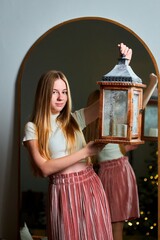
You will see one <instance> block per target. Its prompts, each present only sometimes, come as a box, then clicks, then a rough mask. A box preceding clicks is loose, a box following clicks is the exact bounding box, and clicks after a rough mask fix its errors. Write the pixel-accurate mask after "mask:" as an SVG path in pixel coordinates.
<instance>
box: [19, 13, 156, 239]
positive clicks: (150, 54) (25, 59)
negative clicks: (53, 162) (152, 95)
mask: <svg viewBox="0 0 160 240" xmlns="http://www.w3.org/2000/svg"><path fill="white" fill-rule="evenodd" d="M83 20H99V21H102V22H109V23H112V24H115V25H117V26H119V27H121V28H123V29H124V30H126V31H128V32H129V33H131V34H133V35H134V36H135V37H136V38H137V39H138V41H140V42H141V43H142V45H143V46H144V48H145V49H146V51H147V52H148V54H149V56H150V58H151V60H152V62H153V65H154V67H155V71H156V75H157V76H158V82H159V79H160V75H159V70H158V66H157V63H156V60H155V58H154V56H153V54H152V53H151V51H150V49H149V48H148V46H147V45H146V43H145V42H144V41H143V40H142V39H141V38H140V37H139V36H138V35H137V34H136V33H135V32H133V31H132V30H131V29H129V28H128V27H126V26H124V25H122V24H121V23H119V22H116V21H114V20H111V19H107V18H101V17H80V18H75V19H71V20H68V21H65V22H62V23H60V24H58V25H55V26H54V27H52V28H51V29H49V30H48V31H46V32H45V33H44V34H42V35H41V36H40V37H39V38H38V39H37V40H36V41H35V42H34V43H33V45H32V46H31V47H30V48H29V50H28V52H27V53H26V55H25V57H24V59H23V61H22V63H21V65H20V69H19V72H18V77H17V90H18V130H19V131H18V139H19V141H18V144H19V151H18V157H19V159H18V164H19V166H18V167H19V169H18V188H19V190H20V166H21V162H20V146H21V135H20V134H21V133H20V129H21V79H22V76H23V72H24V68H25V64H26V62H27V60H28V58H29V56H30V54H31V53H32V50H33V49H34V48H35V47H36V46H37V45H38V44H39V43H40V42H41V41H42V40H43V39H44V38H45V37H46V36H47V35H48V34H49V33H50V32H52V31H54V30H55V29H57V28H60V27H61V26H63V25H65V24H68V23H70V22H76V21H83ZM159 94H160V90H159V88H158V96H159ZM159 107H160V101H158V119H160V110H159ZM159 134H160V121H158V143H159V141H160V136H159ZM158 145H159V144H158ZM159 156H160V148H159V147H158V174H160V158H159ZM20 198H21V196H20V191H19V192H18V207H19V209H20ZM159 211H160V180H158V223H159V221H160V214H159ZM18 223H19V224H18V232H19V226H20V219H19V212H18ZM158 239H160V225H159V224H158Z"/></svg>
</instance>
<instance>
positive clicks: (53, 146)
mask: <svg viewBox="0 0 160 240" xmlns="http://www.w3.org/2000/svg"><path fill="white" fill-rule="evenodd" d="M58 115H59V114H52V115H51V128H52V132H51V134H50V138H49V151H50V153H51V158H53V159H54V158H59V157H63V156H66V155H68V151H67V149H66V148H67V142H66V138H65V137H64V134H63V132H62V130H61V128H60V126H59V124H58V123H57V121H56V118H57V116H58ZM72 116H73V117H74V118H75V119H76V121H77V123H78V125H79V128H80V129H81V130H83V129H84V128H85V127H86V123H85V117H84V109H80V110H78V111H75V112H74V113H72ZM76 136H77V139H76V144H75V145H76V149H75V150H80V149H81V148H82V147H83V146H84V144H85V140H84V136H83V134H81V133H77V134H76ZM33 139H38V137H37V134H36V126H35V124H34V123H32V122H28V123H27V124H26V126H25V136H24V138H23V142H24V141H28V140H33Z"/></svg>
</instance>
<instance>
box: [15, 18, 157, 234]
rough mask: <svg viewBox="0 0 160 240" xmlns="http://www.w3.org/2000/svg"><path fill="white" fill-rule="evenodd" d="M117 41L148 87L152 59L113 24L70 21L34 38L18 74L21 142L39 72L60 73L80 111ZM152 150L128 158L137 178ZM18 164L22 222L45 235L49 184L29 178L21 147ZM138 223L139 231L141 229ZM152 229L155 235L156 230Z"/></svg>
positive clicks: (141, 149)
mask: <svg viewBox="0 0 160 240" xmlns="http://www.w3.org/2000/svg"><path fill="white" fill-rule="evenodd" d="M120 42H125V44H126V45H127V46H130V47H131V48H132V49H133V57H132V62H131V66H132V67H133V69H134V71H135V72H136V74H137V75H138V76H139V77H140V78H141V79H142V81H143V83H144V84H147V83H148V80H149V74H150V73H151V72H154V73H157V74H158V70H157V66H156V65H155V61H154V59H153V56H152V54H151V53H150V52H149V50H148V49H147V47H146V46H145V44H144V43H143V42H142V40H140V39H139V38H138V37H137V36H136V35H135V34H133V32H132V31H130V30H129V29H127V28H125V27H124V26H121V25H120V24H118V23H116V22H113V21H109V20H106V19H99V18H97V19H96V18H82V19H75V20H73V21H69V22H66V23H64V24H60V25H59V26H56V27H54V28H52V29H50V30H49V31H48V32H46V33H45V34H44V35H43V36H42V37H41V38H40V39H38V40H37V41H36V43H35V44H34V45H33V46H32V47H31V49H30V50H29V52H28V54H27V55H26V58H25V59H24V62H23V63H22V66H21V69H20V73H21V74H20V76H21V77H19V82H20V84H21V89H20V91H21V93H20V96H21V98H20V106H21V109H20V112H21V117H20V126H21V127H20V133H21V140H22V138H23V132H24V125H25V123H26V122H27V121H28V118H29V116H30V114H31V112H32V106H33V101H34V94H35V89H36V86H37V81H38V79H39V77H40V75H41V74H42V73H43V72H46V71H47V70H50V69H57V70H61V71H62V72H64V73H65V75H66V76H67V78H68V79H69V84H70V87H71V92H72V100H73V108H74V109H73V110H75V109H79V108H81V107H84V106H85V105H86V102H87V97H88V95H89V93H90V92H91V91H93V90H94V89H95V88H98V86H97V85H96V82H97V81H99V80H101V78H102V76H103V75H104V74H105V73H106V72H108V71H109V70H110V69H112V68H113V66H114V65H115V64H116V62H117V58H118V52H117V44H118V43H120ZM153 117H154V116H153ZM156 147H157V146H156ZM156 147H155V146H154V148H153V146H152V145H151V144H150V142H146V143H145V144H144V145H143V146H141V147H139V148H138V149H137V150H136V151H134V152H133V153H132V154H131V156H130V161H131V164H132V166H133V169H134V170H135V173H136V176H137V179H139V178H141V177H142V176H146V171H147V165H146V163H145V160H146V159H147V160H152V159H153V155H152V150H154V151H157V149H155V148H156ZM154 160H155V159H154ZM155 162H157V161H155ZM20 163H21V165H20V195H21V206H20V207H21V217H22V220H23V222H24V221H25V222H26V223H27V226H28V228H29V230H30V232H31V233H32V235H41V236H42V235H43V236H45V235H46V201H47V187H48V179H45V178H43V179H40V178H35V177H34V176H33V174H32V171H31V168H30V165H29V158H28V155H27V153H26V150H25V149H24V147H23V146H20ZM149 198H152V196H149ZM146 210H147V209H146ZM142 217H143V216H142ZM149 217H151V214H150V216H149ZM143 223H144V222H143V221H142V225H141V228H144V226H145V224H144V225H143ZM149 227H150V223H148V228H149ZM134 228H135V226H134V227H133V228H132V227H131V226H130V227H129V225H128V224H127V223H126V228H125V233H126V239H127V234H128V235H129V234H133V232H134ZM154 229H155V232H156V234H157V226H156V227H154ZM148 231H149V230H148V229H147V228H146V229H145V230H144V231H143V233H141V232H139V231H137V234H139V235H141V234H142V235H143V236H144V235H145V234H147V232H148ZM149 234H151V233H150V232H149ZM139 239H140V238H139ZM141 239H142V238H141ZM155 239H156V238H155Z"/></svg>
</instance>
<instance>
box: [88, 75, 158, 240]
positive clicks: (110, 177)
mask: <svg viewBox="0 0 160 240" xmlns="http://www.w3.org/2000/svg"><path fill="white" fill-rule="evenodd" d="M157 82H158V79H157V76H156V75H154V74H153V73H152V74H150V82H149V85H148V87H147V88H146V90H145V92H144V95H143V109H144V108H145V106H146V105H147V102H148V101H149V99H150V97H151V95H152V93H153V91H154V89H155V88H156V85H157ZM99 95H100V91H99V90H95V91H94V92H93V93H92V94H91V95H90V96H89V98H88V105H90V104H93V102H95V101H97V99H99ZM84 133H85V137H86V140H87V141H90V140H94V139H96V138H98V119H97V120H96V121H94V122H93V123H91V124H90V125H88V127H87V128H86V129H85V130H84ZM136 148H137V145H135V146H134V145H119V144H111V143H109V144H107V145H106V146H105V147H104V148H103V149H102V151H101V152H100V153H99V154H98V156H97V157H96V158H95V157H94V159H93V161H94V162H95V163H96V166H98V165H99V168H98V167H96V168H95V169H96V171H97V172H98V175H99V177H100V179H101V182H102V184H103V187H104V190H105V192H106V196H107V199H108V203H109V208H110V213H111V222H112V230H113V239H114V240H122V239H123V225H124V222H125V220H129V219H134V218H138V217H139V216H140V214H139V200H138V191H137V183H136V177H135V174H134V171H133V169H132V167H131V165H130V163H129V161H128V157H127V156H125V153H126V152H128V151H131V150H134V149H136ZM97 169H98V170H97Z"/></svg>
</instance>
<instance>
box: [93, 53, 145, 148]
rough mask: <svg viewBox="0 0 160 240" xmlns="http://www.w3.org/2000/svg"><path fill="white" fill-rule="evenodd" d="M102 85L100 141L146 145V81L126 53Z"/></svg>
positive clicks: (104, 77) (98, 140) (103, 80)
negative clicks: (144, 116) (143, 122)
mask: <svg viewBox="0 0 160 240" xmlns="http://www.w3.org/2000/svg"><path fill="white" fill-rule="evenodd" d="M97 84H99V85H100V113H99V139H96V140H95V141H96V142H99V143H124V144H142V143H144V141H142V140H141V125H142V100H143V88H144V87H146V85H144V84H142V80H141V79H140V78H139V77H138V76H137V75H136V74H135V73H134V72H133V70H132V68H131V67H130V66H129V65H128V59H126V58H125V56H124V55H122V56H121V58H120V59H119V61H118V64H117V65H116V66H115V67H114V68H113V69H112V70H111V71H110V72H109V73H108V74H106V75H104V76H103V78H102V81H98V82H97Z"/></svg>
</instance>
